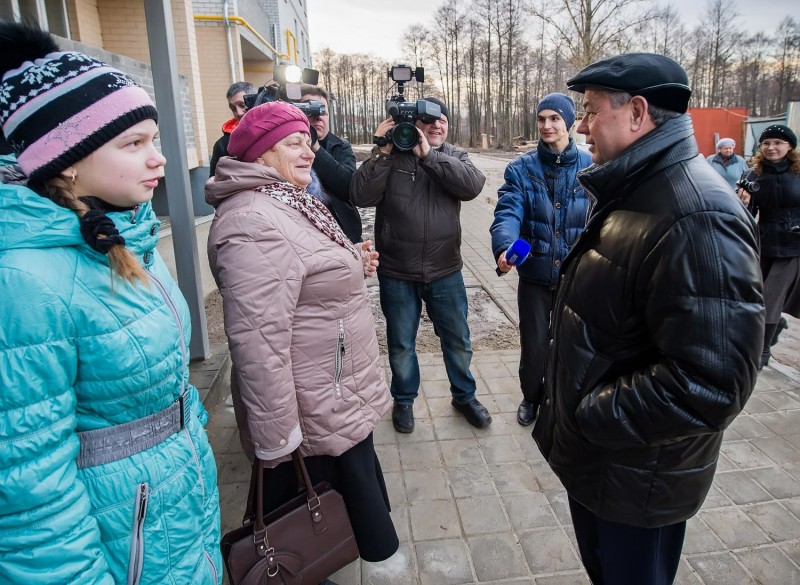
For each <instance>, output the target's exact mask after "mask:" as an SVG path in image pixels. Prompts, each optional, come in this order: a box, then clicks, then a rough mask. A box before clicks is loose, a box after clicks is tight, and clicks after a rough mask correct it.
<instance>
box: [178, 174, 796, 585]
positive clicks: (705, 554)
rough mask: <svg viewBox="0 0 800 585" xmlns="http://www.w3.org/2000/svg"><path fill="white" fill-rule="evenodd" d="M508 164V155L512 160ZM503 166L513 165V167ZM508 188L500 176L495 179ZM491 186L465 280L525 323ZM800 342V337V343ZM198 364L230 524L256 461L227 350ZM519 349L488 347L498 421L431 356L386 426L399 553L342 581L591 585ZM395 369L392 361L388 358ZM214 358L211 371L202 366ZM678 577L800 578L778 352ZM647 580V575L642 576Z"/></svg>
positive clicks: (488, 380)
mask: <svg viewBox="0 0 800 585" xmlns="http://www.w3.org/2000/svg"><path fill="white" fill-rule="evenodd" d="M504 164H505V163H503V166H504ZM501 176H502V175H501ZM487 187H489V188H490V189H492V188H493V189H494V190H495V191H494V192H496V186H491V187H490V186H489V185H487ZM491 203H492V201H491V197H488V198H483V197H482V198H479V199H478V200H475V201H473V202H470V203H468V204H466V205H464V208H463V211H462V227H463V230H464V237H463V253H464V258H465V269H464V274H465V277H466V278H465V279H466V280H467V282H468V283H469V282H472V283H477V284H480V286H483V287H484V288H485V289H486V290H487V292H488V293H489V294H490V296H491V297H492V298H493V299H494V300H495V302H497V304H498V306H500V307H501V309H502V310H503V311H504V312H506V314H507V315H509V317H510V318H511V319H512V320H513V321H514V322H516V319H517V316H516V277H515V276H514V275H513V274H512V275H508V276H506V277H503V278H498V277H497V276H496V275H495V273H494V270H493V266H494V264H493V258H492V255H491V250H490V249H489V238H488V227H489V225H490V223H491V219H492V209H493V207H492V205H491ZM798 349H800V348H798ZM212 360H213V362H214V363H213V365H210V364H208V363H207V362H200V363H199V364H194V365H193V367H192V369H193V372H192V379H193V381H194V380H197V381H198V382H200V381H202V382H203V383H204V384H205V390H203V392H202V393H203V395H204V396H206V399H205V402H206V406H207V408H208V410H209V413H210V420H209V424H208V427H207V428H208V434H209V438H210V440H211V444H212V446H213V448H214V452H215V454H216V458H217V464H218V468H219V487H220V498H221V502H220V504H221V508H222V523H223V532H224V531H227V530H230V529H232V528H234V527H236V526H238V525H239V524H240V521H241V515H242V512H243V510H244V500H245V497H246V494H247V488H248V478H249V471H250V466H249V463H248V461H247V459H246V458H245V456H244V455H243V454H242V452H241V448H240V446H239V439H238V433H237V430H236V422H235V420H234V415H233V409H232V407H230V406H228V405H227V404H226V400H225V399H226V398H227V396H228V395H229V393H230V391H229V387H230V386H229V375H230V374H229V359H228V356H227V354H226V350H225V348H224V346H222V347H216V348H215V356H214V357H213V358H212ZM517 361H518V354H517V352H516V351H487V352H480V353H476V354H475V356H474V359H473V374H474V375H475V378H476V380H477V383H478V397H479V399H480V400H481V402H483V403H484V404H485V405H486V407H487V408H488V409H489V411H490V413H491V414H492V417H493V419H494V421H493V423H492V425H491V426H490V427H489V428H488V429H485V430H478V429H474V428H473V427H471V426H469V425H468V424H467V423H466V422H465V421H464V419H463V418H462V417H461V416H460V415H458V413H457V412H456V411H455V410H454V409H453V408H452V407H451V406H450V399H449V389H448V388H449V386H448V383H447V376H446V374H445V370H444V366H443V364H442V360H441V355H440V354H424V355H421V356H420V364H421V370H422V388H421V392H420V397H419V399H418V400H417V402H416V403H415V405H414V411H415V416H416V420H417V423H416V430H415V432H414V433H413V434H410V435H401V434H397V433H395V432H394V430H393V429H392V425H391V420H390V417H389V416H387V417H386V418H385V419H384V420H382V421H381V422H380V423H379V425H378V427H377V428H376V429H375V432H374V441H375V445H376V450H377V452H378V456H379V458H380V461H381V465H382V466H383V470H384V473H385V477H386V483H387V487H388V490H389V496H390V501H391V505H392V517H393V519H394V522H395V525H396V527H397V531H398V534H399V535H400V542H401V544H400V549H399V550H398V552H397V553H396V554H395V555H394V556H393V557H392V558H390V559H388V560H387V561H384V562H382V563H367V562H363V561H356V562H355V563H352V564H351V565H350V566H348V567H346V568H344V569H343V570H341V571H340V572H338V573H337V574H336V575H333V576H332V577H331V578H332V579H333V580H334V581H336V582H337V583H339V584H340V585H358V584H362V585H450V584H452V585H455V584H478V583H481V584H484V583H486V584H488V583H491V584H498V585H499V584H501V583H502V584H506V585H523V584H525V585H531V584H536V585H580V584H586V583H589V580H588V578H587V577H586V574H585V572H584V571H583V569H582V566H581V563H580V558H579V556H578V551H577V546H576V544H575V538H574V532H573V530H572V525H571V522H570V516H569V511H568V508H567V504H566V493H565V491H564V489H563V487H562V486H561V484H560V482H559V481H558V479H557V478H556V476H555V475H554V474H553V473H552V472H551V471H550V469H549V467H548V465H547V463H546V462H545V461H544V459H543V458H542V456H541V455H540V453H539V452H538V449H537V448H536V445H535V443H534V441H533V439H532V438H531V436H530V431H531V428H530V427H528V428H522V427H520V426H519V425H518V424H517V423H516V418H515V416H516V408H517V405H518V403H519V400H520V394H519V387H518V378H517V374H516V370H517ZM383 365H384V369H385V373H386V376H387V380H388V378H389V372H388V366H387V364H386V362H385V360H384V362H383ZM204 366H205V369H203V367H204ZM676 583H678V584H680V585H689V584H692V585H734V584H735V585H741V584H743V583H745V584H750V585H755V584H781V585H785V584H800V373H798V372H797V371H796V370H794V369H792V368H791V367H788V366H786V365H784V364H781V363H778V362H774V363H772V364H771V365H770V366H768V367H767V368H765V369H764V371H763V372H762V373H761V375H760V376H759V379H758V383H757V385H756V389H755V391H754V393H753V396H752V398H751V399H750V401H749V402H748V404H747V406H746V408H745V410H744V412H743V413H742V414H741V415H740V416H739V417H738V418H737V419H736V420H735V421H734V423H733V424H732V425H731V427H730V428H729V429H728V430H727V431H726V433H725V439H724V441H723V445H722V452H721V455H720V460H719V466H718V470H717V475H716V479H715V482H714V485H713V487H712V489H711V492H710V493H709V496H708V498H707V500H706V502H705V504H704V506H703V508H702V509H701V510H700V512H699V513H698V514H697V515H696V516H695V517H694V518H692V519H691V520H690V521H689V523H688V529H687V535H686V542H685V545H684V549H683V556H682V560H681V565H680V570H679V572H678V576H677V579H676ZM632 585H635V584H632Z"/></svg>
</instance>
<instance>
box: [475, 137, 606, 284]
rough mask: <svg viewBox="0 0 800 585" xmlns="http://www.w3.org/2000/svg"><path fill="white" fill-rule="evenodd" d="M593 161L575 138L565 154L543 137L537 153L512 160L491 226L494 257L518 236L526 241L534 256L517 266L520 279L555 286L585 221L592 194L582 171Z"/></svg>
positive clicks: (499, 193) (531, 255)
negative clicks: (586, 188) (584, 183)
mask: <svg viewBox="0 0 800 585" xmlns="http://www.w3.org/2000/svg"><path fill="white" fill-rule="evenodd" d="M590 164H592V157H591V155H590V154H589V153H588V152H584V151H582V150H579V149H578V148H577V147H576V146H575V143H574V141H573V140H572V139H571V138H570V141H569V146H568V147H567V148H566V150H564V152H562V153H561V154H558V153H556V152H555V151H553V150H551V149H550V148H549V147H547V146H546V145H545V144H544V143H543V142H542V141H541V140H540V141H539V144H538V146H537V149H536V152H535V153H534V152H528V153H525V154H523V155H521V156H519V157H517V158H516V159H515V160H513V161H512V162H511V163H509V165H508V166H507V167H506V172H505V184H504V185H503V186H502V187H500V189H499V190H498V193H497V195H498V198H497V206H496V207H495V210H494V221H493V222H492V227H491V228H490V231H491V234H492V251H493V252H494V257H495V260H496V259H497V258H498V257H499V256H500V254H502V253H503V252H504V251H505V250H506V249H507V248H508V247H509V246H510V245H511V244H512V243H513V242H514V240H516V239H518V238H522V239H524V240H527V241H528V242H529V243H530V245H531V254H530V256H529V257H528V259H527V260H526V261H525V263H524V264H522V265H520V266H519V267H518V268H517V271H518V272H519V277H520V278H522V279H523V280H527V281H530V282H533V283H536V284H540V285H543V286H547V287H550V288H552V289H555V287H556V284H557V283H558V273H559V269H560V266H561V263H562V262H563V261H564V258H565V257H566V256H567V252H569V249H570V248H571V247H572V245H573V244H574V243H575V240H577V239H578V236H579V235H580V233H581V231H582V230H583V226H584V225H586V217H587V213H588V210H589V198H588V196H587V195H586V192H585V191H584V190H583V187H581V185H580V183H579V182H578V179H577V175H578V171H580V170H581V169H585V168H586V167H588V166H589V165H590Z"/></svg>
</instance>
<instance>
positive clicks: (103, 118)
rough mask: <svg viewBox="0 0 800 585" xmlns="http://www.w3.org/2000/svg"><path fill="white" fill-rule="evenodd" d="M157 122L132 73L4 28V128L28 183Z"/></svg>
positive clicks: (0, 77)
mask: <svg viewBox="0 0 800 585" xmlns="http://www.w3.org/2000/svg"><path fill="white" fill-rule="evenodd" d="M147 119H152V120H156V121H157V120H158V113H157V112H156V108H155V106H154V105H153V101H152V100H151V99H150V96H149V95H148V94H147V92H146V91H144V90H143V89H142V88H141V87H139V86H138V85H136V83H134V81H133V80H132V79H130V78H129V77H128V76H127V75H125V74H124V73H122V72H121V71H118V70H116V69H114V68H112V67H109V66H108V65H107V64H106V63H103V62H102V61H99V60H97V59H94V58H93V57H89V56H88V55H84V54H83V53H76V52H71V51H70V52H62V51H59V48H58V45H57V44H56V43H55V41H54V40H53V37H51V36H50V35H49V34H48V33H46V32H43V31H41V30H39V29H36V28H32V27H29V26H26V25H21V24H18V23H0V125H2V129H3V134H4V135H5V137H6V140H7V141H8V143H9V144H10V145H11V147H12V148H13V150H14V153H15V154H16V155H17V163H18V164H19V166H20V167H21V168H22V170H23V171H24V172H25V174H26V175H28V177H29V178H30V180H31V182H42V181H45V180H47V179H50V178H52V177H55V176H57V175H58V174H59V173H60V172H61V171H63V170H64V169H66V168H68V167H70V166H71V165H73V164H75V163H76V162H78V161H79V160H81V159H83V158H85V157H86V156H87V155H88V154H90V153H92V152H94V151H95V150H97V149H98V148H100V147H101V146H103V145H104V144H105V143H106V142H108V141H109V140H111V139H112V138H114V137H115V136H118V135H119V134H120V133H122V132H124V131H125V130H127V129H128V128H130V127H131V126H134V125H136V124H138V123H139V122H141V121H143V120H147Z"/></svg>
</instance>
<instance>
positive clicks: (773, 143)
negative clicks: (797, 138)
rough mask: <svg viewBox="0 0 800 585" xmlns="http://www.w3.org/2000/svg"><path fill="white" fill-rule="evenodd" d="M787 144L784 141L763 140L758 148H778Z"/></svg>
mask: <svg viewBox="0 0 800 585" xmlns="http://www.w3.org/2000/svg"><path fill="white" fill-rule="evenodd" d="M788 144H789V143H788V142H786V141H785V140H765V141H764V142H762V143H761V144H760V145H759V146H760V147H761V148H780V147H781V146H786V145H788Z"/></svg>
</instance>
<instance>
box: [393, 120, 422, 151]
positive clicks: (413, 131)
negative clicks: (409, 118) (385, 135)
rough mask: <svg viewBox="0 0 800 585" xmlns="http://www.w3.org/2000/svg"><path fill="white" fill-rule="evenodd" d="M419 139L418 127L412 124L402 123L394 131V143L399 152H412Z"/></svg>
mask: <svg viewBox="0 0 800 585" xmlns="http://www.w3.org/2000/svg"><path fill="white" fill-rule="evenodd" d="M418 139H419V135H418V134H417V127H416V126H414V124H412V123H411V122H401V123H400V124H398V125H397V126H395V127H394V128H393V129H392V143H393V144H394V146H395V147H396V148H397V149H398V150H411V149H412V148H414V147H415V146H416V145H417V140H418Z"/></svg>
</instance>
